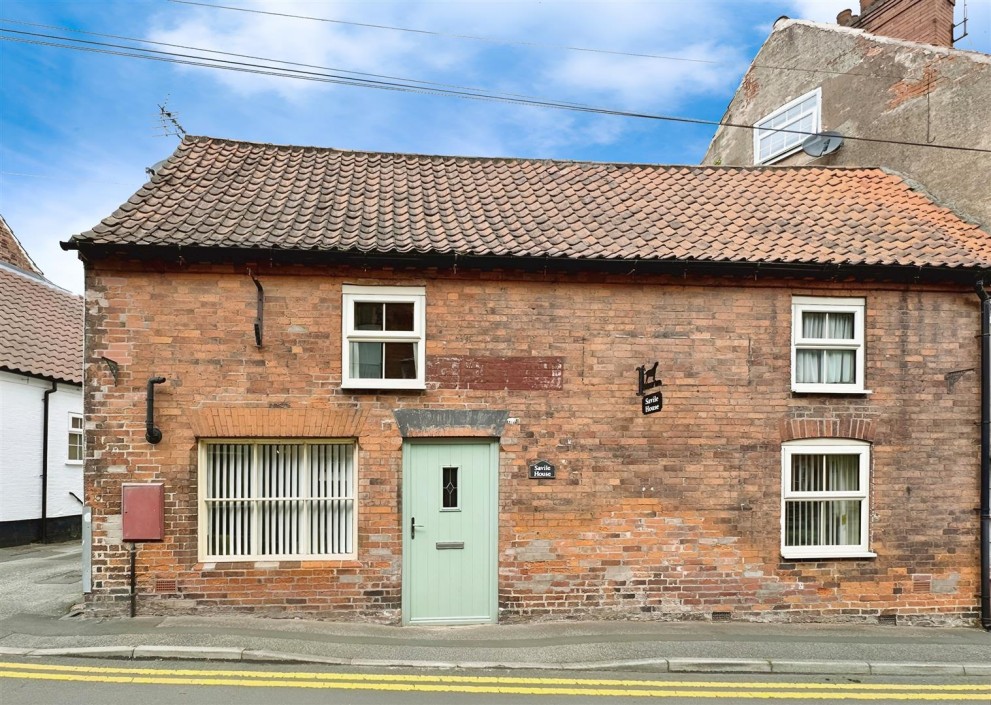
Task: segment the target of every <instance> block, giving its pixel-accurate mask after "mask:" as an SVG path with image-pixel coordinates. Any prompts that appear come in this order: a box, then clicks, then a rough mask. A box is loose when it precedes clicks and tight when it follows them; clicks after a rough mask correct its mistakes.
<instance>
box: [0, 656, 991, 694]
mask: <svg viewBox="0 0 991 705" xmlns="http://www.w3.org/2000/svg"><path fill="white" fill-rule="evenodd" d="M0 678H11V679H26V680H50V681H74V682H89V683H126V684H137V685H170V684H171V685H179V684H181V685H202V686H228V687H247V688H323V689H333V690H378V691H392V692H409V691H419V692H429V693H479V694H489V695H493V694H495V695H499V694H505V695H584V696H586V697H587V696H599V697H624V698H635V697H641V698H736V699H762V700H764V699H778V700H788V699H791V700H827V699H831V700H908V701H944V702H945V701H949V700H954V701H955V700H975V701H983V702H985V703H986V702H989V701H991V685H960V684H951V685H904V684H863V683H825V684H824V683H748V682H722V681H658V680H620V679H611V678H587V679H586V678H582V679H574V678H515V677H511V676H493V677H488V676H456V675H394V674H384V675H383V674H379V675H372V674H364V673H281V672H273V671H232V670H213V669H211V670H198V669H169V668H108V667H104V666H60V665H47V664H30V663H9V662H2V661H0Z"/></svg>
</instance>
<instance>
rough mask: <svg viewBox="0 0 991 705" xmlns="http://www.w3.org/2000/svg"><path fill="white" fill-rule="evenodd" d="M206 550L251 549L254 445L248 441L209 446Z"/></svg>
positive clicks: (236, 553) (222, 552)
mask: <svg viewBox="0 0 991 705" xmlns="http://www.w3.org/2000/svg"><path fill="white" fill-rule="evenodd" d="M206 473H207V478H206V500H207V503H206V509H207V516H206V526H207V539H206V541H207V551H208V552H209V553H210V555H214V556H243V555H249V554H251V552H252V539H253V537H252V534H251V503H250V502H248V501H245V499H244V498H248V497H250V496H251V495H252V481H253V478H252V447H251V446H250V445H246V444H233V443H222V444H211V445H209V446H207V467H206Z"/></svg>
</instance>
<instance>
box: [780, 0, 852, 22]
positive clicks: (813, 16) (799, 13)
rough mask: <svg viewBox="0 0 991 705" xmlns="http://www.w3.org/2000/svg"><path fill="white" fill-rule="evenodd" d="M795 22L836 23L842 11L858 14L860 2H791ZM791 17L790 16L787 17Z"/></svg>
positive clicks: (848, 0)
mask: <svg viewBox="0 0 991 705" xmlns="http://www.w3.org/2000/svg"><path fill="white" fill-rule="evenodd" d="M791 4H792V6H793V7H794V8H795V9H794V18H795V19H796V20H811V21H813V22H833V23H835V22H836V15H838V14H840V13H841V12H843V10H852V11H853V14H855V15H859V14H860V0H791ZM789 16H791V15H789Z"/></svg>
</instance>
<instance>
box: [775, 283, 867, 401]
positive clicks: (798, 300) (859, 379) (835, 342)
mask: <svg viewBox="0 0 991 705" xmlns="http://www.w3.org/2000/svg"><path fill="white" fill-rule="evenodd" d="M866 308H867V302H866V300H865V299H862V298H829V297H822V296H793V297H792V299H791V389H792V391H793V392H812V393H819V394H870V393H871V392H870V390H868V389H865V388H864V359H865V357H866V356H865V354H864V312H865V310H866ZM805 313H852V314H853V336H854V337H853V339H852V340H850V339H845V338H805V337H803V336H802V315H803V314H805ZM799 350H853V351H854V364H855V365H856V374H855V376H854V381H853V383H851V384H843V383H836V382H832V383H831V382H815V383H810V382H799V381H798V351H799Z"/></svg>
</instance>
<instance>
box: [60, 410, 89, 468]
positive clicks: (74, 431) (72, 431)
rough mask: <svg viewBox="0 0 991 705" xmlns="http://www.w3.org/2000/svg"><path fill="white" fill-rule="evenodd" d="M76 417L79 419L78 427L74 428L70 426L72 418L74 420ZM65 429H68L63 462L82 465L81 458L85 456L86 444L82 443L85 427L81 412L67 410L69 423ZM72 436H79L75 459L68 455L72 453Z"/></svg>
mask: <svg viewBox="0 0 991 705" xmlns="http://www.w3.org/2000/svg"><path fill="white" fill-rule="evenodd" d="M76 419H79V428H74V427H73V426H72V422H73V421H74V420H76ZM67 429H68V433H67V434H66V435H67V441H66V448H65V464H66V465H82V464H83V460H84V459H85V457H86V446H85V445H84V443H85V430H86V429H85V427H84V425H83V415H82V414H76V413H73V412H69V425H68V426H67ZM73 436H78V437H79V458H76V459H73V458H72V457H70V456H71V455H72V448H73V442H72V439H73Z"/></svg>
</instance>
